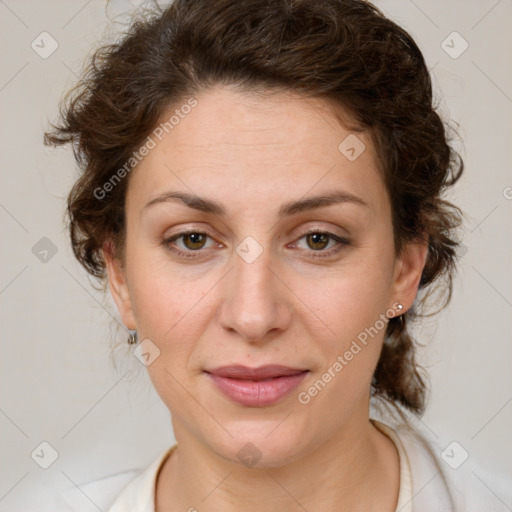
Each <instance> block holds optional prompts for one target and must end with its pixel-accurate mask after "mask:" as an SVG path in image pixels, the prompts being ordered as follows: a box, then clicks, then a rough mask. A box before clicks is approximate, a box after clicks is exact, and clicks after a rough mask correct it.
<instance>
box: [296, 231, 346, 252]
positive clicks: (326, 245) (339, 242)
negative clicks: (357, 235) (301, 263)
mask: <svg viewBox="0 0 512 512" xmlns="http://www.w3.org/2000/svg"><path fill="white" fill-rule="evenodd" d="M299 242H300V243H299V244H297V246H298V247H299V248H300V249H301V250H302V251H306V252H309V257H311V258H329V257H332V256H335V255H336V254H338V253H339V252H340V251H342V250H343V249H344V248H345V247H347V246H349V245H350V240H347V239H346V238H343V237H340V236H338V235H335V234H334V233H330V232H329V231H310V232H309V233H304V234H303V235H302V236H301V237H300V238H299ZM300 245H303V247H300Z"/></svg>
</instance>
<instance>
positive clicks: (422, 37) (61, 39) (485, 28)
mask: <svg viewBox="0 0 512 512" xmlns="http://www.w3.org/2000/svg"><path fill="white" fill-rule="evenodd" d="M136 3H141V2H135V1H133V2H128V1H126V0H125V1H114V2H111V4H110V7H109V9H108V11H107V13H106V11H105V2H104V1H100V0H89V1H85V0H74V1H69V0H68V1H64V0H59V1H53V2H51V3H50V2H36V1H28V0H20V1H15V0H0V23H1V30H2V35H3V44H2V50H1V51H2V63H3V64H2V67H1V70H0V105H1V112H2V123H1V130H2V132H1V141H2V151H1V155H0V158H1V172H2V189H1V198H0V222H1V225H2V248H3V252H2V264H1V266H0V301H1V308H2V324H1V340H2V347H1V353H2V358H1V365H2V366H1V372H2V373H1V376H2V377H1V378H2V387H1V396H0V428H1V431H2V456H1V461H2V463H1V482H0V510H24V511H26V510H39V509H40V507H39V505H40V504H41V503H42V502H44V501H45V499H47V497H48V496H50V495H52V494H53V493H55V491H56V490H58V489H62V488H65V487H69V486H70V485H73V484H76V485H80V484H82V483H85V482H87V481H90V480H94V479H96V478H100V477H102V476H105V475H108V474H112V473H116V472H119V471H123V470H126V469H131V468H135V467H140V468H142V467H145V466H146V465H147V464H149V463H150V462H151V461H152V459H153V458H154V457H155V456H156V455H157V454H158V453H159V452H160V451H161V450H162V449H164V448H165V447H166V446H168V445H170V444H171V443H172V442H173V440H174V438H173V434H172V428H171V422H170V416H169V413H168V411H167V409H166V408H165V406H164V405H163V404H162V403H161V402H160V399H159V398H158V396H157V395H156V393H155V392H154V391H153V389H152V386H151V383H150V382H149V379H148V378H147V375H146V373H145V369H144V367H143V366H142V365H141V364H140V363H139V362H138V360H136V359H135V358H134V357H133V356H132V355H130V353H129V351H128V347H127V346H126V347H125V345H124V344H120V346H119V347H118V348H117V349H116V352H115V354H117V356H116V358H117V361H118V366H117V368H114V366H113V365H112V359H111V348H110V346H111V339H113V338H116V339H117V340H119V341H123V340H124V337H125V334H124V333H123V332H122V331H121V330H118V331H117V332H116V330H115V329H113V328H112V325H115V321H114V320H113V319H112V317H116V318H117V312H116V310H115V308H114V306H113V303H112V302H111V300H110V298H109V296H107V297H106V298H105V299H104V298H103V296H102V294H101V293H99V292H97V291H95V290H94V289H93V288H92V286H91V283H90V281H89V279H88V277H87V275H86V273H85V271H84V270H83V269H82V268H81V267H79V265H78V263H77V262H76V261H75V260H74V258H73V256H72V254H71V250H70V246H69V241H68V238H67V232H66V231H65V230H64V224H63V212H64V207H65V196H66V194H67V192H68V190H69V188H70V187H71V185H72V183H73V181H74V179H75V178H76V177H77V171H76V168H75V163H74V160H73V157H72V154H71V151H69V150H57V151H52V150H48V149H45V148H44V147H43V145H42V137H43V131H44V130H45V129H47V128H48V120H55V119H56V115H57V105H58V101H59V99H60V97H61V94H62V93H63V91H65V90H67V89H68V88H69V87H70V86H71V85H72V84H73V82H74V81H75V79H76V74H77V73H78V72H79V69H80V66H81V64H82V61H83V59H84V57H85V56H86V55H87V54H88V53H89V52H90V51H91V48H92V47H93V46H94V45H96V44H97V41H98V39H99V38H100V37H101V36H102V35H103V34H104V32H105V30H106V29H107V25H110V26H112V23H111V22H110V21H109V17H110V18H112V17H114V16H115V15H118V14H120V13H123V12H124V11H126V10H127V9H129V8H132V7H133V6H135V5H136ZM375 3H376V5H377V6H378V7H380V8H381V9H383V10H384V11H385V12H386V13H387V14H388V15H389V16H391V17H392V18H393V19H394V20H395V21H397V22H398V23H399V24H401V25H402V26H404V27H405V28H406V29H407V30H408V31H409V32H410V33H411V34H412V35H413V37H414V38H415V39H416V41H417V42H418V44H419V46H420V48H421V49H422V51H423V52H424V55H425V58H426V60H427V63H428V65H429V67H430V68H431V70H432V75H433V79H434V84H435V88H436V96H438V97H439V100H440V108H441V111H442V113H443V114H444V116H450V117H451V118H453V120H454V121H455V122H457V123H459V125H460V126H459V131H460V135H461V136H462V138H463V139H464V145H463V146H462V145H461V144H460V143H457V147H458V148H461V150H462V152H463V157H464V159H465V163H466V171H465V175H464V177H463V178H462V180H461V181H460V182H459V184H458V186H457V187H456V190H455V192H454V194H453V195H452V196H451V198H452V199H454V200H455V201H456V202H457V203H458V204H459V205H460V206H461V207H462V209H463V210H464V212H465V214H466V225H465V231H464V246H465V249H464V250H465V254H464V256H463V259H462V261H461V266H460V269H459V273H458V276H457V278H456V281H455V290H454V295H453V299H452V302H451V304H450V305H449V307H448V309H447V310H445V311H444V312H443V313H442V314H440V315H438V316H437V317H434V318H432V319H429V320H428V321H427V322H425V324H424V325H423V327H422V328H421V329H418V330H417V332H418V335H419V337H420V339H421V341H422V342H423V343H425V345H426V349H425V350H423V352H422V362H423V363H424V365H425V366H426V367H427V368H428V370H429V372H430V376H431V384H432V392H431V398H430V405H429V407H428V410H427V412H426V414H425V416H424V417H423V418H422V422H423V426H424V427H425V428H427V429H428V430H429V431H430V432H431V433H432V435H434V436H435V437H436V439H437V441H438V443H439V446H441V447H446V446H448V445H449V443H451V442H452V441H457V442H458V443H459V444H460V446H462V447H463V448H464V449H465V450H466V451H467V452H468V454H469V458H468V460H467V461H466V462H465V463H464V465H463V466H461V468H460V469H457V470H456V471H461V470H463V469H464V470H465V471H467V472H468V474H469V475H470V477H474V485H479V486H480V485H481V486H486V487H487V488H488V490H489V492H492V493H493V494H495V496H496V506H497V510H501V508H500V507H502V509H503V510H504V511H506V510H507V509H508V510H512V503H505V502H503V501H502V500H501V498H500V488H499V485H498V484H497V483H496V484H495V483H494V482H493V481H482V479H481V478H479V475H478V474H477V471H476V470H475V471H473V468H476V467H477V465H479V466H481V467H483V468H485V469H486V471H487V470H488V471H491V472H495V473H497V474H501V475H504V474H507V473H508V474H509V475H512V468H511V460H512V449H511V442H510V432H512V403H511V402H512V372H511V366H512V344H511V338H512V336H511V331H512V325H511V324H512V322H511V317H512V315H511V313H512V286H511V281H512V279H511V277H512V276H511V274H512V265H511V263H512V258H511V254H512V250H511V246H512V236H511V228H512V173H511V163H512V153H511V147H512V123H511V119H512V116H511V115H512V72H511V60H510V56H511V55H512V38H511V35H510V26H512V23H511V22H512V1H511V0H500V1H497V0H478V1H477V0H472V1H467V0H466V1H463V0H458V1H454V0H451V1H446V0H435V1H432V0H430V1H426V0H415V1H412V0H393V1H391V0H385V1H377V2H375ZM107 15H108V16H107ZM120 20H121V21H122V20H123V18H122V17H121V18H120ZM114 28H115V27H114ZM110 30H112V29H110ZM42 32H48V33H49V34H50V36H51V38H53V39H54V40H55V41H56V42H57V44H58V48H57V49H56V50H55V51H54V52H53V53H52V54H51V55H49V56H46V58H42V56H41V55H40V54H39V53H38V52H36V51H35V50H34V49H33V48H32V46H31V45H32V42H33V41H36V43H37V41H40V40H41V39H40V38H41V37H45V38H46V39H45V41H46V42H45V44H44V48H41V46H43V45H42V44H41V43H40V44H39V52H43V50H44V51H49V50H50V49H51V46H50V44H51V40H50V39H48V36H40V34H41V33H42ZM453 32H457V34H453ZM443 41H445V42H444V43H443ZM466 43H467V45H468V47H467V49H466V50H465V51H464V52H463V53H461V54H460V55H459V53H460V52H461V51H462V50H463V49H464V47H465V45H466ZM449 53H451V55H450V54H449ZM441 94H442V96H441ZM43 238H47V239H49V240H50V241H51V244H50V245H51V246H52V247H53V246H54V251H56V253H55V254H52V251H51V250H50V252H48V253H47V254H46V255H44V254H43V253H41V247H43V248H44V247H47V246H48V241H47V240H44V241H42V242H41V239H43ZM38 244H39V245H38ZM41 244H43V245H41ZM45 244H46V245H45ZM40 258H43V260H44V258H46V259H47V261H41V259H40ZM123 354H125V355H123ZM43 441H46V442H48V443H49V444H50V445H51V446H52V447H53V448H54V449H55V450H56V451H57V453H58V458H57V460H56V461H55V462H54V463H53V464H52V465H51V466H50V467H49V468H48V469H42V468H41V467H39V465H38V464H36V462H35V461H34V460H33V459H32V457H31V453H32V452H33V451H34V450H35V449H39V450H40V448H38V447H39V445H40V443H41V442H43ZM36 451H37V450H36ZM47 453H48V451H47ZM473 464H475V465H473ZM449 470H450V471H455V470H452V469H450V468H449ZM471 473H472V474H473V476H471ZM508 485H512V484H510V480H509V484H508Z"/></svg>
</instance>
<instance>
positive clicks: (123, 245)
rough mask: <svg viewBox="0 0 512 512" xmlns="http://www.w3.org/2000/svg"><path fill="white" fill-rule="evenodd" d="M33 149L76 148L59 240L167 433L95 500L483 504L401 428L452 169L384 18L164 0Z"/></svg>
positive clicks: (443, 231) (443, 260)
mask: <svg viewBox="0 0 512 512" xmlns="http://www.w3.org/2000/svg"><path fill="white" fill-rule="evenodd" d="M46 142H47V143H49V144H57V145H58V144H65V143H69V142H71V143H73V145H74V149H75V155H76V157H77V160H78V163H79V165H80V166H81V168H82V171H83V173H82V175H81V177H80V179H79V180H78V181H77V183H76V184H75V185H74V187H73V189H72V191H71V193H70V196H69V202H68V213H69V217H70V235H71V240H72V246H73V250H74V253H75V255H76V257H77V258H78V260H79V261H80V263H82V264H83V265H84V267H85V268H86V269H87V270H88V271H89V272H90V273H91V274H92V275H94V276H95V277H98V278H99V279H101V280H107V281H108V284H109V287H110V291H111V293H112V296H113V298H114V300H115V302H116V305H117V308H118V310H119V313H120V315H121V318H122V320H123V323H124V325H125V326H126V327H127V329H129V330H130V336H129V340H128V341H129V343H131V344H132V345H133V346H134V354H135V355H136V357H138V358H139V359H140V361H141V362H143V364H144V365H146V367H147V370H148V372H149V376H150V378H151V380H152V382H153V384H154V386H155V389H156V391H157V392H158V394H159V395H160V397H161V398H162V400H163V402H164V403H165V405H166V406H167V407H168V409H169V411H170V413H171V415H172V423H173V430H174V434H175V437H176V440H177V443H176V444H175V445H174V446H172V447H170V448H167V449H166V450H165V451H164V452H163V453H162V454H161V455H160V456H159V457H158V458H157V459H156V460H155V461H154V462H153V464H151V466H150V467H148V468H147V469H146V470H145V471H144V472H142V473H141V474H140V475H138V476H137V477H136V478H132V477H133V475H131V476H130V479H129V481H122V482H120V481H119V480H116V482H115V484H114V483H112V481H110V482H111V485H110V484H108V485H106V486H105V485H103V488H105V487H106V488H107V490H106V493H105V496H104V502H102V503H96V505H98V506H99V507H100V508H103V509H105V510H109V511H111V512H118V511H127V510H134V511H135V510H137V511H142V510H144V511H156V512H162V511H166V512H170V511H177V510H189V511H194V510H198V511H201V510H218V511H230V510H235V509H236V510H244V511H253V510H269V511H274V510H275V511H282V510H287V511H295V510H297V511H299V510H307V511H316V510H333V511H334V510H336V511H356V510H361V511H366V512H371V511H379V512H387V511H389V512H392V511H398V510H400V511H410V510H414V511H426V510H428V511H433V510H440V511H441V510H442V511H447V510H464V511H468V510H483V509H482V508H476V507H478V506H479V501H478V500H480V497H478V496H476V495H470V494H466V495H465V496H464V494H465V493H467V492H469V491H468V490H467V489H464V482H457V481H452V479H451V477H450V475H448V474H447V471H445V469H444V468H443V462H442V461H440V458H439V456H438V455H437V451H435V450H434V448H433V446H432V445H431V444H430V443H429V442H427V441H425V440H424V439H423V438H422V437H421V436H420V435H419V434H418V433H415V432H414V430H412V431H411V429H407V427H406V420H405V417H406V416H405V413H406V412H407V411H410V412H412V413H415V414H417V415H420V414H421V412H422V411H423V409H424V406H425V393H426V379H425V376H424V375H423V374H422V373H421V372H420V369H419V368H418V366H417V364H416V362H415V344H414V340H413V339H412V337H411V335H410V333H409V329H410V322H411V321H412V320H413V319H414V318H415V315H416V314H417V313H418V312H419V311H420V310H421V309H423V308H424V307H425V305H424V302H425V301H424V299H426V298H427V297H428V295H429V292H431V291H432V287H433V285H434V284H436V285H437V284H438V283H442V284H444V292H445V302H447V300H448V299H449V296H450V291H451V277H452V273H453V269H454V264H455V256H456V248H457V245H458V243H457V241H456V237H455V234H454V230H455V229H456V227H457V226H458V225H459V223H460V212H459V210H458V208H456V207H455V206H453V205H452V204H450V203H449V202H447V201H446V200H444V199H443V194H444V193H445V191H446V190H447V189H448V188H449V187H451V186H452V185H453V184H454V183H455V182H456V181H457V179H458V178H459V177H460V175H461V173H462V168H463V165H462V162H461V160H460V158H459V157H458V155H457V153H456V152H455V151H454V150H453V149H452V148H451V147H450V145H449V144H448V142H447V136H446V133H445V128H444V126H443V123H442V121H441V120H440V117H439V116H438V114H437V113H436V111H435V110H434V108H433V106H432V91H431V81H430V77H429V73H428V70H427V68H426V66H425V62H424V59H423V57H422V54H421V52H420V50H419V49H418V47H417V46H416V44H415V43H414V41H413V40H412V39H411V37H410V36H409V35H408V34H407V33H406V32H405V31H404V30H403V29H401V28H400V27H398V26H397V25H396V24H394V23H393V22H391V21H390V20H388V19H387V18H386V17H384V16H383V14H382V13H381V12H379V11H378V10H377V9H376V8H375V7H373V6H372V5H370V4H368V3H367V2H364V1H362V0H350V1H348V0H345V1H342V0H315V1H314V2H313V1H306V0H302V1H295V2H287V1H284V0H275V1H272V2H268V1H265V0H247V1H245V0H243V1H240V0H238V1H235V0H177V1H175V2H174V3H172V4H171V5H170V6H169V7H168V8H167V9H166V10H165V11H163V12H161V13H156V14H154V15H152V16H147V17H146V19H144V20H141V21H139V22H137V23H134V24H133V25H132V26H131V28H130V31H129V32H128V33H127V34H126V36H125V37H123V38H122V39H121V40H120V41H119V42H118V43H116V44H114V45H111V46H105V47H103V48H102V49H100V50H98V52H97V53H96V54H95V56H94V58H93V60H92V61H91V63H90V66H89V68H88V70H87V72H86V74H85V76H84V78H83V80H82V82H81V84H80V85H79V86H78V87H77V89H76V90H75V94H74V95H73V96H72V97H71V100H70V101H69V102H68V103H67V104H66V106H65V108H64V111H63V118H62V121H61V123H60V124H59V126H57V127H55V130H54V131H53V132H52V133H49V134H47V136H46ZM436 297H439V294H438V295H436ZM437 300H439V298H438V299H437ZM434 306H435V307H438V306H439V304H437V303H435V304H434ZM371 400H372V401H377V403H379V401H380V403H383V404H389V405H391V406H392V407H394V408H396V411H397V412H398V413H399V414H400V415H402V417H403V418H404V427H403V428H397V429H391V428H390V427H389V426H388V425H386V424H384V423H381V422H379V421H377V420H376V419H374V418H370V413H369V410H370V401H371ZM436 450H437V449H436ZM82 491H83V490H82ZM461 498H463V499H464V501H463V502H461V501H460V500H461ZM480 505H481V504H480ZM472 507H474V508H472ZM486 510H490V509H486Z"/></svg>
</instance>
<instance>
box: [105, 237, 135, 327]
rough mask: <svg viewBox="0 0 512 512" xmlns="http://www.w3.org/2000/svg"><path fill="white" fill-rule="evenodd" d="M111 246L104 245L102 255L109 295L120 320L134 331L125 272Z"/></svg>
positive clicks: (133, 317) (133, 319)
mask: <svg viewBox="0 0 512 512" xmlns="http://www.w3.org/2000/svg"><path fill="white" fill-rule="evenodd" d="M113 252H114V251H113V250H112V245H111V244H110V243H106V244H105V245H104V247H103V250H102V254H103V259H104V261H105V267H106V271H107V276H108V284H109V288H110V293H111V294H112V297H113V299H114V302H115V303H116V306H117V309H118V311H119V314H120V315H121V319H122V321H123V323H124V325H125V326H126V327H128V329H136V325H137V324H136V322H135V315H134V313H133V308H132V303H131V299H130V293H129V290H128V283H127V280H126V270H125V269H124V267H123V265H122V264H121V262H120V261H119V260H118V259H117V258H116V257H115V256H114V254H113Z"/></svg>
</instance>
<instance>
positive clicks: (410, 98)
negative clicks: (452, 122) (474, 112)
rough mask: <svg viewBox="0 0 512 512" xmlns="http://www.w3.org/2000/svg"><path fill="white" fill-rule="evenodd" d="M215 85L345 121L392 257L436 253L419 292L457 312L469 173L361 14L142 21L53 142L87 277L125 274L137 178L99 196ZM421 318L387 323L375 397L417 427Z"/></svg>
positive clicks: (208, 8)
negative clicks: (70, 172) (366, 148)
mask: <svg viewBox="0 0 512 512" xmlns="http://www.w3.org/2000/svg"><path fill="white" fill-rule="evenodd" d="M219 84H220V85H224V86H234V87H236V88H237V89H239V90H242V91H250V92H258V91H259V92H265V91H276V92H279V91H291V92H296V93H298V94H301V95H302V96H303V97H305V98H307V97H316V98H322V99H325V100H326V101H328V102H330V104H331V105H333V112H334V111H336V105H338V106H340V107H342V109H344V110H343V111H344V112H347V111H348V112H349V113H350V114H351V119H352V120H353V121H355V124H356V126H354V129H356V130H368V132H369V133H370V135H371V137H372V140H373V142H374V144H375V147H376V149H377V154H378V155H379V160H380V165H381V167H382V173H383V176H384V178H385V183H386V187H387V190H388V193H389V197H390V201H391V208H392V221H393V229H394V241H395V250H396V253H397V254H399V253H400V250H401V248H402V247H403V245H404V244H405V243H407V242H409V241H413V240H418V239H420V240H421V239H423V240H426V241H428V253H427V261H426V265H425V268H424V271H423V274H422V277H421V282H420V291H422V290H423V291H425V290H426V291H430V290H431V288H432V284H433V283H434V282H435V281H439V282H441V281H442V284H443V287H444V290H445V291H447V294H446V302H445V303H447V302H448V301H449V299H450V296H451V290H452V276H453V271H454V264H455V260H456V248H457V245H458V242H457V240H456V237H455V235H454V230H455V228H456V227H458V226H459V224H460V222H461V213H460V210H459V209H458V208H457V207H455V206H454V205H452V204H451V203H450V202H448V201H446V200H445V199H443V195H444V192H445V191H446V190H447V189H448V188H449V187H450V186H452V185H453V184H454V183H455V182H456V181H457V180H458V179H459V177H460V175H461V173H462V171H463V162H462V160H461V158H460V156H459V155H458V153H457V152H456V151H455V150H454V149H452V148H451V146H450V145H449V141H448V137H447V134H446V132H445V126H444V124H443V122H442V121H441V119H440V117H439V115H438V114H437V112H436V110H435V106H434V105H433V95H432V85H431V79H430V75H429V72H428V69H427V67H426V64H425V62H424V59H423V56H422V54H421V51H420V50H419V48H418V47H417V45H416V44H415V42H414V41H413V39H412V38H411V36H410V35H409V34H408V33H407V32H406V31H405V30H403V29H402V28H401V27H399V26H398V25H396V24H395V23H394V22H392V21H391V20H389V19H388V18H386V17H385V16H384V15H383V14H382V13H381V12H380V11H379V10H378V9H377V8H375V7H374V6H373V5H371V4H370V3H368V2H366V1H364V0H315V1H310V0H295V1H292V0H272V1H269V0H175V1H174V2H173V3H171V4H170V5H169V6H168V7H167V8H166V9H165V10H163V11H162V10H159V9H156V10H155V11H152V12H149V13H148V12H145V13H144V16H142V17H141V18H137V17H134V18H133V21H132V23H131V24H130V26H129V27H128V29H127V31H126V33H124V34H123V36H122V37H120V38H119V39H118V40H117V42H115V43H110V44H105V45H103V46H102V47H100V48H99V49H98V50H96V51H95V52H94V54H93V55H92V57H91V58H90V59H89V61H88V64H87V66H86V68H85V70H84V72H83V74H82V78H81V80H80V81H79V82H78V84H77V85H76V86H75V88H74V89H72V90H71V91H70V93H69V94H68V95H67V96H66V98H65V99H64V101H63V103H62V105H61V120H60V124H59V125H58V126H55V125H54V126H53V127H52V131H49V132H48V133H46V134H45V143H46V144H49V145H60V144H66V143H71V144H72V146H73V151H74V154H75V158H76V160H77V163H78V165H79V167H80V169H81V175H80V177H79V179H78V180H77V181H76V183H75V184H74V186H73V188H72V190H71V191H70V193H69V196H68V202H67V215H68V218H69V232H70V238H71V245H72V249H73V252H74V254H75V256H76V258H77V259H78V261H79V262H80V263H81V264H82V265H83V266H84V267H85V268H86V269H87V271H88V272H89V273H90V274H92V275H93V276H95V277H97V278H99V279H100V280H103V281H104V280H105V262H104V259H103V253H102V251H103V250H105V249H107V250H112V251H113V252H114V253H115V255H116V256H118V257H119V258H120V259H121V261H123V250H124V236H125V224H124V199H125V193H126V187H127V183H128V181H129V177H128V178H127V179H124V180H121V182H120V183H119V184H117V185H116V186H115V187H113V188H112V190H110V191H109V192H108V193H106V194H105V197H104V198H102V199H98V198H97V197H96V196H95V190H98V189H102V187H103V186H104V184H105V183H106V182H107V181H108V180H109V179H111V177H112V176H113V175H114V174H115V173H116V171H118V170H119V169H120V168H122V167H123V165H125V163H126V162H127V161H128V160H129V158H130V157H131V156H132V153H133V152H134V151H135V150H137V149H138V148H139V147H140V145H141V144H142V143H143V141H144V140H145V138H146V137H147V136H148V135H149V134H150V133H151V131H152V130H153V129H154V127H155V126H156V125H157V124H158V122H159V120H160V119H161V118H162V115H163V114H164V113H165V112H168V111H169V109H171V108H173V107H175V106H177V105H179V104H180V102H182V101H185V99H186V98H190V97H191V96H193V95H194V94H199V93H201V92H203V91H206V90H208V89H209V88H210V87H213V86H215V85H219ZM340 121H343V120H342V119H341V118H340ZM345 121H346V120H345ZM103 190H104V189H103ZM440 278H442V279H440ZM427 295H428V294H427ZM418 301H419V299H418V298H417V300H416V302H418ZM419 305H420V304H416V303H415V308H413V310H410V311H408V312H407V313H405V314H404V315H402V316H401V317H399V318H392V319H391V320H390V321H389V323H388V326H387V331H386V342H385V343H384V346H383V349H382V353H381V356H380V360H379V362H378V365H377V368H376V371H375V373H374V377H373V382H372V395H373V396H376V397H381V398H384V399H386V400H388V401H389V402H390V403H392V404H394V405H396V406H397V407H398V406H403V407H405V408H406V409H409V410H410V411H413V412H415V413H418V414H419V413H421V412H422V410H423V408H424V406H425V394H426V381H425V377H423V376H422V375H421V373H420V368H419V367H418V365H417V364H416V362H415V342H414V340H413V339H412V337H411V335H410V334H409V332H408V329H407V325H408V323H409V322H410V321H411V320H412V319H413V318H414V316H416V312H415V310H416V309H417V306H419Z"/></svg>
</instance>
